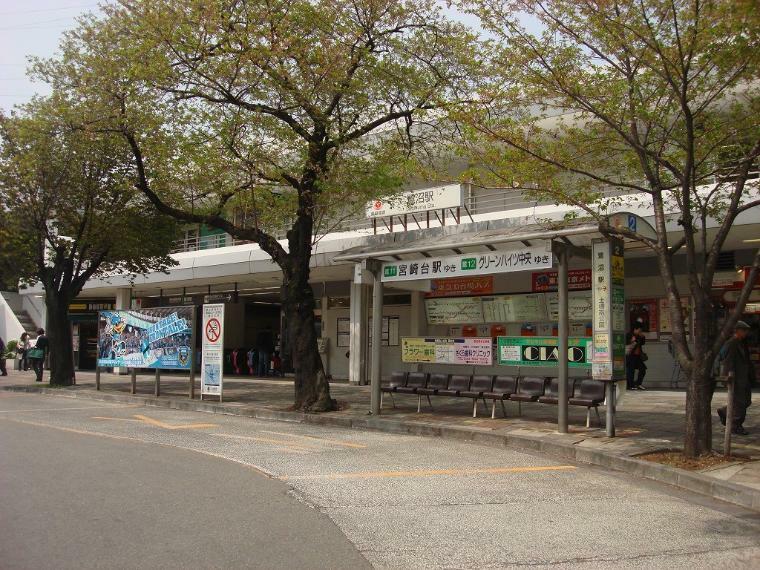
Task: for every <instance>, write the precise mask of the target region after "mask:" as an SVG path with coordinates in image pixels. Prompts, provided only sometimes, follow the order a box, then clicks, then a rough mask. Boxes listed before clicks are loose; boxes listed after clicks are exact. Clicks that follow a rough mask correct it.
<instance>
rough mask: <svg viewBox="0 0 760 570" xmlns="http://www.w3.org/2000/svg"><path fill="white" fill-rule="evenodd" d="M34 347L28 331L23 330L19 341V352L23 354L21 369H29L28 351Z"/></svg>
mask: <svg viewBox="0 0 760 570" xmlns="http://www.w3.org/2000/svg"><path fill="white" fill-rule="evenodd" d="M30 348H32V341H31V339H30V338H29V333H28V332H22V333H21V338H20V339H19V341H18V348H17V350H18V353H19V354H20V355H21V370H29V356H28V355H27V353H28V352H29V349H30Z"/></svg>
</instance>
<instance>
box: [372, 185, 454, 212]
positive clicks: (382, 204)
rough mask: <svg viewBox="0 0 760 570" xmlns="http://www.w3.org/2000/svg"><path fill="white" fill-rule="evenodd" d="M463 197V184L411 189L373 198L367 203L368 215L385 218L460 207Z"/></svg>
mask: <svg viewBox="0 0 760 570" xmlns="http://www.w3.org/2000/svg"><path fill="white" fill-rule="evenodd" d="M463 199H464V194H463V193H462V186H461V185H459V184H448V185H446V186H437V187H434V188H423V189H422V190H410V191H408V192H403V193H402V194H399V195H398V196H394V197H391V198H388V199H386V200H379V199H378V200H372V201H371V202H369V203H368V204H367V217H368V218H384V217H388V216H401V215H404V214H414V213H415V212H425V211H428V210H443V209H445V208H458V207H460V206H461V205H462V203H463Z"/></svg>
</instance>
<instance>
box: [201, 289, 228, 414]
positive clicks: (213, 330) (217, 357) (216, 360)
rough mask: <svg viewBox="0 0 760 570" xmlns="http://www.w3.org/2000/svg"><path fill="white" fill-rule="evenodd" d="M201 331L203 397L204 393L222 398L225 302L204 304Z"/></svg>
mask: <svg viewBox="0 0 760 570" xmlns="http://www.w3.org/2000/svg"><path fill="white" fill-rule="evenodd" d="M201 331H202V333H201V334H202V335H203V342H202V347H203V356H202V367H201V399H203V396H204V395H213V396H219V400H221V399H222V387H223V383H224V366H223V364H224V304H222V303H219V304H213V305H203V326H202V328H201Z"/></svg>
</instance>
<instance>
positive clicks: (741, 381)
mask: <svg viewBox="0 0 760 570" xmlns="http://www.w3.org/2000/svg"><path fill="white" fill-rule="evenodd" d="M749 331H750V326H749V325H748V324H747V323H745V322H744V321H738V322H737V323H736V326H735V327H734V336H732V337H731V338H730V339H729V340H728V341H727V342H726V344H725V345H724V346H723V348H721V350H720V356H719V359H720V375H721V376H730V377H731V378H732V379H733V383H734V397H733V407H734V417H733V422H732V426H731V433H734V434H737V435H749V432H748V431H747V430H746V429H744V426H743V424H744V420H745V418H746V417H747V408H749V406H750V404H751V403H752V384H753V383H754V381H755V367H754V366H753V364H752V360H751V359H750V355H749V347H748V346H747V335H748V334H749ZM726 408H727V407H726V406H723V407H721V408H718V418H720V423H722V424H723V425H726Z"/></svg>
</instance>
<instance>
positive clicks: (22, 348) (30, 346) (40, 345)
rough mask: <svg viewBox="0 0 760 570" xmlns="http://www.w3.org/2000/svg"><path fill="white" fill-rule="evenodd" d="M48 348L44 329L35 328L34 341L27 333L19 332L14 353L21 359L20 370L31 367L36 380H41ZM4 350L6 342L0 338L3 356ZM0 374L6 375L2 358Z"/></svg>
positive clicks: (0, 352)
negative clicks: (35, 336)
mask: <svg viewBox="0 0 760 570" xmlns="http://www.w3.org/2000/svg"><path fill="white" fill-rule="evenodd" d="M49 350H50V341H49V340H48V337H47V335H46V334H45V329H37V338H36V339H34V341H32V338H31V336H30V335H29V333H27V332H23V333H21V337H20V338H19V340H18V343H17V344H16V354H17V355H18V357H19V360H20V361H21V362H20V363H21V370H24V371H28V370H29V369H30V368H31V369H32V370H34V373H35V375H36V381H37V382H42V373H43V370H44V367H45V359H46V358H47V356H48V352H49ZM5 351H6V344H5V342H4V341H3V339H2V338H0V356H3V355H4V354H5ZM0 376H8V370H7V369H6V364H5V359H4V358H0Z"/></svg>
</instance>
